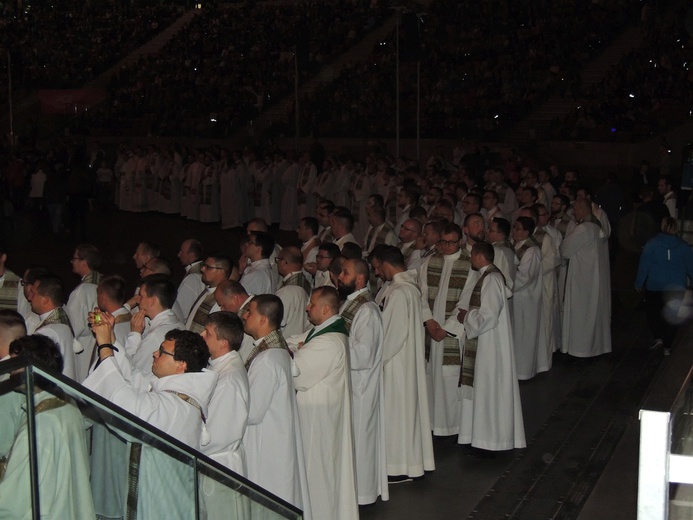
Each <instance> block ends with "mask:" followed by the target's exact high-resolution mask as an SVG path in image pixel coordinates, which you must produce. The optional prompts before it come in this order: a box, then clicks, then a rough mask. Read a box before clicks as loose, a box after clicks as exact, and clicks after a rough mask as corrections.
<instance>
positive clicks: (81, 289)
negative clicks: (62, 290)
mask: <svg viewBox="0 0 693 520" xmlns="http://www.w3.org/2000/svg"><path fill="white" fill-rule="evenodd" d="M71 263H72V272H73V273H75V274H77V275H78V276H80V277H81V282H80V284H79V285H78V286H77V287H76V288H75V289H74V290H73V291H72V293H70V297H69V298H68V300H67V304H65V312H67V315H68V317H69V318H70V323H71V324H72V331H73V332H74V334H75V339H76V340H77V341H79V343H80V345H81V346H82V347H81V352H79V353H77V357H76V358H75V361H76V365H75V370H76V371H77V381H84V379H85V378H86V377H87V373H88V371H89V363H90V361H91V358H92V354H93V353H94V337H93V336H92V334H91V328H89V322H88V321H87V315H88V314H89V313H90V312H91V311H92V310H93V309H94V307H96V286H97V285H98V283H99V281H100V280H101V273H99V272H98V271H97V269H98V268H99V267H100V266H101V252H100V251H99V250H98V249H97V248H96V247H95V246H93V245H91V244H79V245H77V247H76V248H75V252H74V253H73V254H72V260H71Z"/></svg>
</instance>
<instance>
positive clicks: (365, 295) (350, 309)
mask: <svg viewBox="0 0 693 520" xmlns="http://www.w3.org/2000/svg"><path fill="white" fill-rule="evenodd" d="M372 301H373V295H371V293H370V291H368V290H365V291H363V292H362V293H361V294H359V295H358V296H357V297H356V298H354V299H353V300H347V303H346V306H345V307H344V310H343V311H342V312H341V313H340V315H341V316H342V318H343V319H344V324H345V325H346V328H347V330H348V331H349V332H351V324H352V323H353V321H354V316H356V313H357V312H358V310H359V309H360V308H361V305H363V304H364V303H367V302H372Z"/></svg>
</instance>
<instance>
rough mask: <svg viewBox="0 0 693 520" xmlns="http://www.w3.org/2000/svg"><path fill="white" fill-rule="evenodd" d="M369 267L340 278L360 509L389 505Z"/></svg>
mask: <svg viewBox="0 0 693 520" xmlns="http://www.w3.org/2000/svg"><path fill="white" fill-rule="evenodd" d="M369 278H370V277H369V269H368V263H367V262H366V261H365V260H362V259H354V260H347V261H346V262H344V265H343V266H342V272H341V273H340V275H339V278H338V284H337V285H338V290H339V294H340V296H342V298H343V299H344V303H343V304H342V306H341V308H340V309H339V314H340V315H341V316H342V318H343V319H344V323H345V324H346V326H347V329H349V361H350V367H351V397H352V410H353V413H352V417H353V422H354V453H355V455H356V483H357V489H358V502H359V505H366V504H372V503H373V502H375V501H376V500H377V499H378V496H380V497H381V498H382V499H383V500H388V499H389V498H390V494H389V491H388V488H387V467H386V462H385V429H384V428H383V416H384V415H385V410H384V409H383V401H382V393H383V319H382V316H381V314H380V309H379V308H378V306H377V305H376V304H375V303H374V302H373V296H371V293H370V291H369V290H368V280H369Z"/></svg>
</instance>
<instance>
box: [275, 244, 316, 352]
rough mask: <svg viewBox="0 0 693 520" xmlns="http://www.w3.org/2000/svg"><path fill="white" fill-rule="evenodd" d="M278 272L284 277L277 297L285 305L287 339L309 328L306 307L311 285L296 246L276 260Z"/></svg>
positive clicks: (283, 328) (287, 248) (284, 321)
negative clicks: (302, 269)
mask: <svg viewBox="0 0 693 520" xmlns="http://www.w3.org/2000/svg"><path fill="white" fill-rule="evenodd" d="M276 262H277V271H278V272H279V275H280V276H281V277H282V281H281V286H280V287H279V289H277V293H276V294H277V296H279V298H280V299H281V301H282V304H283V305H284V320H283V323H282V334H283V335H284V336H285V337H287V338H288V337H289V336H295V335H298V334H303V333H304V332H305V331H306V330H307V328H308V318H307V317H306V305H307V304H308V296H309V294H310V290H311V287H310V284H309V283H308V280H307V279H306V277H305V276H304V274H303V272H302V271H301V268H302V267H303V255H302V254H301V250H300V249H299V248H298V247H295V246H289V247H285V248H284V249H282V250H281V251H280V253H279V254H278V255H277V258H276Z"/></svg>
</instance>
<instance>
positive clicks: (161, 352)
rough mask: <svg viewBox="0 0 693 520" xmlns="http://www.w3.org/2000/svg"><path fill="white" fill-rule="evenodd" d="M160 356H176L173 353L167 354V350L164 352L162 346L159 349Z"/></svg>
mask: <svg viewBox="0 0 693 520" xmlns="http://www.w3.org/2000/svg"><path fill="white" fill-rule="evenodd" d="M161 354H166V355H167V356H171V357H175V356H176V355H175V354H174V353H173V352H169V351H168V350H164V347H163V345H162V346H160V347H159V355H161Z"/></svg>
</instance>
